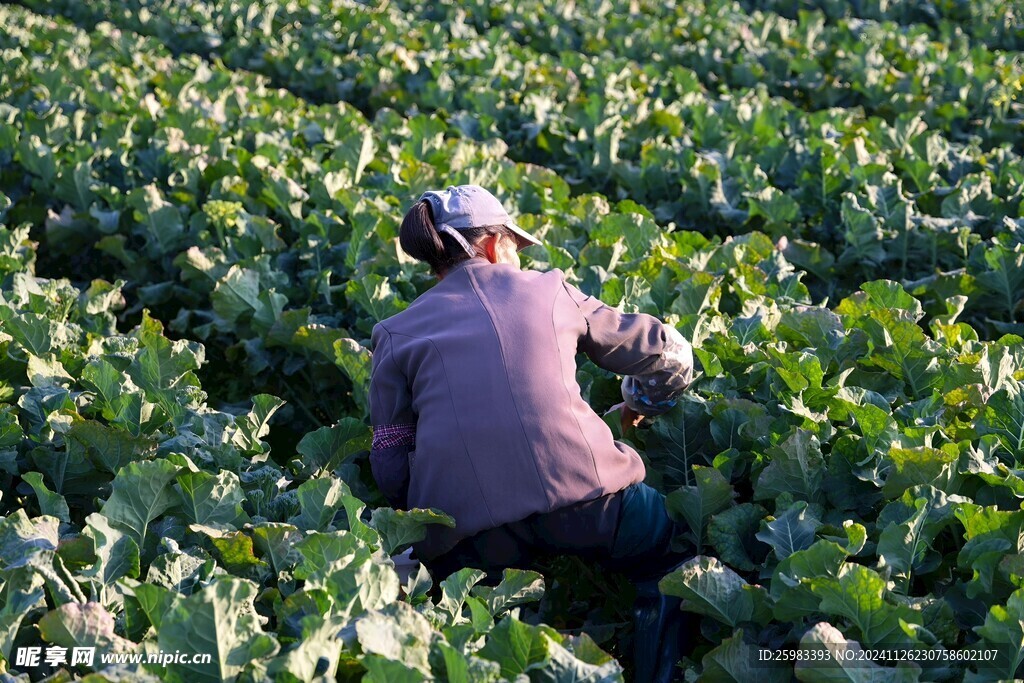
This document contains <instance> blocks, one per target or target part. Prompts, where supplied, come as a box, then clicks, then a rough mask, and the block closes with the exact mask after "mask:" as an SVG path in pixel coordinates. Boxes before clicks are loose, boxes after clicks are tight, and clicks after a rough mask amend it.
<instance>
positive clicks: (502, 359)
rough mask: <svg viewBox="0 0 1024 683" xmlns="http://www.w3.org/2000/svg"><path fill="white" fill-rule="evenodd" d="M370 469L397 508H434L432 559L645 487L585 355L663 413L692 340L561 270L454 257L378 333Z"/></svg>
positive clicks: (428, 547)
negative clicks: (527, 521)
mask: <svg viewBox="0 0 1024 683" xmlns="http://www.w3.org/2000/svg"><path fill="white" fill-rule="evenodd" d="M371 343H372V347H373V363H372V375H371V380H370V418H371V421H372V423H373V428H374V438H373V447H372V449H371V451H370V464H371V467H372V470H373V476H374V478H375V479H376V480H377V484H378V486H379V487H380V489H381V491H382V492H383V493H384V495H385V497H386V498H387V499H388V500H389V502H390V503H391V504H392V505H394V506H396V507H402V508H406V507H408V508H413V507H420V508H427V507H433V508H439V509H440V510H443V511H444V512H446V513H448V514H449V515H451V516H452V517H454V518H455V521H456V526H455V528H454V529H448V528H444V527H440V526H437V525H432V526H431V527H430V531H429V532H428V536H427V539H426V540H424V541H423V542H421V543H419V544H417V545H416V551H417V554H418V555H419V556H420V557H421V558H425V559H428V560H429V559H432V558H433V557H436V556H437V555H440V554H442V553H444V552H446V551H448V550H450V549H451V548H452V546H454V545H455V544H456V543H457V542H458V541H460V540H461V539H463V538H467V537H469V536H472V535H473V534H476V533H478V532H480V531H482V530H484V529H488V528H492V527H497V526H500V525H502V524H505V523H508V522H514V521H517V520H521V519H523V518H525V517H528V516H530V515H531V514H533V513H536V512H549V511H551V510H555V509H558V508H560V507H564V506H566V505H570V504H572V503H577V502H580V501H585V500H590V499H593V498H597V497H600V496H603V495H606V494H609V493H615V492H617V491H620V490H622V489H623V488H625V487H627V486H629V485H630V484H633V483H636V482H639V481H642V480H643V479H644V475H645V470H644V465H643V462H642V461H641V459H640V456H639V455H637V453H636V451H634V450H633V449H632V448H631V447H629V446H627V445H626V444H624V443H621V442H618V441H615V440H614V439H613V438H612V433H611V430H610V429H609V428H608V426H607V425H606V424H605V423H604V421H603V420H602V419H601V417H600V416H599V415H598V414H597V413H595V412H594V410H593V409H592V408H591V407H590V406H589V405H588V404H587V403H586V402H585V401H584V400H583V398H582V396H581V395H580V387H579V384H577V382H576V359H575V357H576V354H577V353H578V352H580V351H582V352H584V353H586V354H587V356H589V357H590V358H591V360H593V361H594V363H595V364H597V365H598V366H600V367H602V368H605V369H607V370H610V371H611V372H615V373H617V374H622V375H627V376H631V377H626V379H625V380H624V382H623V396H624V398H625V399H626V401H627V403H628V404H629V405H631V406H633V407H635V408H636V409H637V410H638V412H641V413H645V414H657V413H658V412H663V411H664V410H667V409H668V407H670V406H671V405H672V404H673V403H674V401H673V400H672V399H673V398H674V397H675V396H676V395H678V394H679V393H680V392H681V391H682V390H683V389H685V388H686V386H687V385H688V384H689V383H690V380H691V377H692V366H693V357H692V351H691V349H690V345H689V344H688V343H687V342H686V341H685V340H684V339H683V338H682V337H681V336H680V335H679V333H678V332H676V330H675V329H674V328H672V327H670V326H668V325H664V324H663V323H662V322H661V321H659V320H658V319H657V318H655V317H653V316H650V315H646V314H642V313H638V314H623V313H620V312H619V311H617V310H615V309H613V308H611V307H609V306H606V305H605V304H603V303H602V302H601V301H599V300H598V299H596V298H594V297H591V296H587V295H585V294H583V293H582V292H580V290H578V289H577V288H575V287H573V286H572V285H570V284H569V283H567V282H565V279H564V274H563V273H562V271H560V270H552V271H547V272H540V271H531V270H520V269H519V268H517V267H515V266H512V265H509V264H494V263H491V262H489V261H487V260H486V259H484V258H481V257H476V258H471V259H467V260H465V261H461V262H459V263H458V264H457V265H456V266H454V267H453V268H452V269H451V270H450V271H449V272H448V274H447V275H446V276H445V278H444V279H443V280H441V281H440V282H438V283H437V284H436V285H434V286H433V287H432V288H431V289H429V290H428V291H426V292H424V293H423V294H422V295H420V296H419V297H418V298H417V299H416V301H414V302H413V303H412V304H411V305H410V306H409V308H407V309H406V310H404V311H402V312H401V313H398V314H396V315H394V316H392V317H390V318H387V319H386V320H382V321H381V322H379V323H378V324H377V325H375V326H374V328H373V333H372V337H371Z"/></svg>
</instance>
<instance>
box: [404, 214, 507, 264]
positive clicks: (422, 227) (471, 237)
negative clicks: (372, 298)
mask: <svg viewBox="0 0 1024 683" xmlns="http://www.w3.org/2000/svg"><path fill="white" fill-rule="evenodd" d="M459 232H460V233H461V234H462V236H463V237H465V238H466V241H467V242H469V243H470V244H471V245H473V246H474V247H475V246H476V243H477V242H478V241H479V240H480V239H482V238H484V237H486V236H487V235H505V236H506V237H508V238H509V239H510V240H512V241H513V242H516V243H518V242H517V240H516V237H515V233H513V232H512V231H511V230H509V229H508V228H507V227H505V226H504V225H487V226H483V227H479V228H467V229H465V230H459ZM398 243H399V244H400V245H402V251H404V252H405V253H406V254H408V255H409V256H412V257H413V258H414V259H416V260H417V261H425V262H426V263H427V264H428V265H430V269H431V270H432V271H433V272H434V274H435V275H441V274H443V273H444V272H445V271H447V270H448V269H449V268H451V267H452V266H454V265H455V264H456V263H458V262H459V261H464V260H466V259H468V258H470V256H469V254H468V253H466V250H465V249H463V248H462V245H461V244H459V243H458V242H457V241H456V239H455V238H454V237H452V236H451V235H449V234H448V233H446V232H438V231H437V228H436V227H434V212H433V211H432V210H431V208H430V202H428V201H426V200H423V201H420V202H416V205H415V206H413V207H412V208H411V209H409V212H408V213H407V214H405V218H403V219H402V227H401V229H400V230H399V233H398ZM478 253H480V252H479V251H478ZM480 255H481V256H483V254H482V253H480Z"/></svg>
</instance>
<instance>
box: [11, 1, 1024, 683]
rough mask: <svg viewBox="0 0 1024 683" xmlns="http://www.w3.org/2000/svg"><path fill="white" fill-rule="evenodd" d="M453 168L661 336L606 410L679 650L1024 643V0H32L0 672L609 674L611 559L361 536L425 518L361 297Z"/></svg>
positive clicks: (408, 535)
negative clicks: (654, 369)
mask: <svg viewBox="0 0 1024 683" xmlns="http://www.w3.org/2000/svg"><path fill="white" fill-rule="evenodd" d="M464 183H472V184H478V185H482V186H484V187H486V188H488V189H490V190H491V191H492V192H494V194H495V195H496V196H498V197H499V199H501V200H502V202H503V203H504V205H505V206H506V207H508V208H509V209H510V211H511V212H512V213H513V215H515V217H516V219H517V222H518V224H519V225H521V226H522V227H523V228H525V229H526V230H528V231H529V232H530V233H532V234H534V235H536V236H537V237H539V238H541V239H542V240H544V242H545V244H544V246H531V247H529V248H527V249H526V250H524V251H523V252H522V257H523V267H524V268H531V269H537V270H548V269H553V268H560V269H562V270H563V271H564V272H565V273H566V276H567V279H568V280H570V281H571V282H573V283H574V284H576V286H578V287H579V288H580V289H581V290H582V291H584V292H585V293H587V294H590V295H593V296H596V297H598V298H600V299H601V300H602V301H604V302H606V303H608V304H609V305H611V306H617V307H619V308H620V309H621V310H623V311H626V312H644V313H649V314H652V315H655V316H658V317H659V318H660V319H662V320H665V321H666V322H668V323H670V324H672V325H674V326H675V327H676V328H678V330H679V331H680V332H681V333H682V334H683V335H684V336H685V337H686V338H687V339H690V340H692V343H693V347H694V354H695V357H696V359H697V360H698V361H699V365H698V372H697V375H696V380H695V381H694V383H693V384H692V386H691V388H690V389H689V390H688V391H687V392H686V394H685V395H684V397H683V398H682V399H681V400H680V401H679V403H678V405H677V406H676V407H675V408H673V409H672V410H671V411H670V412H669V413H667V414H665V415H663V416H659V417H657V418H654V419H651V420H649V421H646V422H644V423H642V424H641V425H640V426H639V427H636V428H630V429H628V430H627V431H626V432H625V433H622V431H621V427H620V426H619V422H618V419H617V418H616V417H615V416H614V415H609V416H607V417H606V421H607V422H608V424H609V426H610V427H611V429H612V430H613V433H614V434H615V436H616V438H619V439H621V440H623V441H625V442H628V443H629V444H632V445H633V446H634V447H635V448H636V449H637V451H638V452H639V453H640V454H641V455H642V457H643V458H644V460H645V464H646V466H647V473H648V477H647V482H648V483H649V484H650V485H652V486H654V487H656V488H657V489H659V490H660V491H662V492H663V493H665V494H666V495H667V501H668V507H669V511H670V513H671V515H673V516H674V517H675V518H676V519H677V520H679V521H680V522H684V523H685V525H686V527H687V528H688V529H689V530H690V531H689V533H687V534H686V535H685V536H681V537H679V538H677V539H675V541H674V544H676V545H677V546H678V547H679V548H689V549H691V550H692V551H693V552H694V553H695V557H694V558H693V560H691V561H689V562H687V563H686V564H685V565H683V566H682V567H681V568H679V569H678V570H676V571H674V572H673V573H671V574H669V575H668V576H666V577H665V578H664V579H663V580H662V582H661V584H660V588H661V590H662V592H663V593H665V594H667V595H671V596H677V597H680V598H682V599H683V602H682V609H683V610H684V611H685V612H686V615H687V619H688V626H687V637H686V640H685V642H684V643H683V647H682V657H681V659H680V661H679V662H678V677H677V678H678V680H686V681H698V680H699V681H742V682H743V683H752V682H753V681H769V682H774V681H789V680H794V679H796V680H801V681H856V682H862V681H863V682H867V681H883V680H884V681H887V682H895V681H899V682H901V683H902V682H904V681H960V680H965V681H976V682H978V681H1002V680H1012V679H1015V678H1016V679H1020V678H1024V506H1022V502H1024V211H1022V209H1024V5H1022V4H1021V3H1019V2H1015V1H1014V0H976V1H974V2H969V1H967V0H926V1H921V2H918V1H915V0H889V1H888V2H877V3H871V2H850V3H846V2H840V1H839V0H738V1H737V0H730V1H726V0H707V1H706V2H702V3H699V2H696V1H695V0H686V1H685V2H672V1H669V2H655V1H653V0H602V1H601V2H584V3H575V2H568V3H551V2H542V1H541V0H519V1H515V2H513V1H512V0H493V1H491V2H483V1H482V0H470V1H469V2H454V0H443V1H441V2H411V1H409V0H392V1H391V2H380V3H376V4H374V3H365V4H364V3H362V2H358V1H357V0H252V1H245V2H243V1H241V0H88V1H84V0H23V1H22V2H18V3H2V4H0V680H3V681H5V682H6V681H39V680H44V679H47V680H51V681H54V682H56V681H66V680H72V679H73V678H76V677H85V680H87V681H90V682H91V683H102V682H104V681H108V682H114V681H124V682H126V683H127V682H129V681H131V682H134V681H142V682H143V683H144V682H146V681H176V682H182V681H186V682H187V683H200V682H201V681H235V680H237V681H274V682H281V683H288V682H292V681H319V682H326V681H335V680H338V681H364V682H367V683H391V682H400V683H416V682H419V681H448V682H450V683H462V682H477V681H482V682H483V681H504V680H508V681H518V682H522V681H533V682H541V681H544V682H552V683H563V682H565V683H568V682H575V683H581V682H583V681H587V682H593V683H596V682H598V681H621V680H626V681H630V680H634V678H633V662H632V660H631V654H630V653H631V648H632V646H633V643H634V638H633V627H632V624H631V621H630V619H631V616H630V604H631V602H632V598H633V593H632V591H633V589H632V587H631V586H630V585H629V584H628V583H627V582H626V581H625V580H624V579H623V578H622V577H619V576H617V575H613V574H610V573H608V574H604V573H601V572H599V571H596V570H595V569H594V568H593V567H589V566H587V565H585V564H583V563H582V562H580V561H579V560H575V559H573V558H562V559H560V560H557V561H555V562H552V563H551V564H550V566H548V567H547V568H546V569H545V571H543V572H533V571H525V570H519V569H509V570H506V572H505V574H504V578H503V580H502V581H501V582H500V583H497V584H495V583H493V582H489V581H487V580H485V575H484V574H483V572H480V571H477V570H472V569H463V570H461V571H459V572H457V573H455V574H452V575H451V576H447V577H445V576H430V575H429V573H428V572H427V571H426V570H425V569H423V568H420V569H419V571H418V572H413V573H412V575H411V576H409V577H408V579H406V580H404V581H403V579H402V578H400V577H399V573H398V572H397V571H396V567H395V564H394V561H393V559H392V558H393V557H395V556H398V555H400V554H401V553H403V552H404V551H405V550H406V549H408V548H409V547H410V545H411V544H412V543H414V542H416V541H418V540H420V539H421V538H422V537H423V533H424V528H425V526H426V525H428V524H452V523H453V522H452V520H451V518H449V517H447V516H446V515H444V514H442V513H441V512H440V511H429V510H394V509H391V508H388V507H386V502H385V501H384V498H383V496H382V495H381V493H380V492H379V491H378V490H377V489H376V486H375V484H374V481H373V478H372V476H371V473H370V468H369V462H368V449H369V447H370V443H371V439H372V433H371V428H370V423H369V411H368V402H367V396H368V393H367V392H368V382H369V374H370V362H371V354H370V348H369V337H370V331H371V329H372V327H373V325H374V324H375V323H376V322H377V321H379V320H381V319H383V318H386V317H388V316H390V315H393V314H395V313H397V312H399V311H401V310H403V309H404V308H405V307H406V306H408V305H409V303H410V302H411V301H413V300H414V299H415V298H416V297H417V296H418V295H419V294H421V293H423V292H424V291H426V290H427V289H429V288H430V287H431V286H432V285H433V283H434V282H435V280H434V278H432V277H431V276H430V274H429V273H428V271H427V268H426V267H425V266H424V265H422V264H419V263H417V262H415V261H413V259H411V258H410V257H409V256H407V255H406V254H405V253H404V252H403V251H402V250H401V249H400V247H399V246H398V239H397V235H398V227H399V224H400V222H401V219H402V216H403V214H404V213H405V211H406V210H407V209H408V208H409V206H410V205H411V203H412V202H413V201H414V200H415V199H416V198H417V197H418V196H419V195H420V194H421V193H422V192H423V191H424V190H427V189H437V188H443V187H446V186H448V185H458V184H464ZM578 379H579V382H580V386H581V388H582V390H583V396H584V398H585V399H586V400H587V401H588V402H589V403H590V404H591V405H592V406H593V407H594V409H595V410H596V411H598V413H601V414H603V413H604V412H605V411H607V410H608V409H609V407H611V406H612V405H613V404H616V403H618V402H619V401H620V400H621V396H620V394H619V381H620V378H619V377H617V376H616V375H614V374H612V373H610V372H607V371H605V370H602V369H600V368H598V367H597V366H596V365H594V364H593V363H592V362H591V361H589V360H588V359H587V358H586V357H585V356H582V355H581V356H580V357H579V370H578ZM28 648H41V649H42V651H43V652H46V653H50V652H58V653H61V652H63V650H61V648H65V649H66V650H67V652H68V653H70V652H71V651H72V650H74V649H76V648H94V650H93V651H94V652H95V660H94V661H92V662H91V663H80V662H79V663H72V661H71V658H70V656H68V657H67V658H61V657H54V658H52V659H47V661H43V659H42V658H41V659H40V661H39V662H36V663H34V664H33V663H29V662H26V661H19V652H21V653H24V652H25V651H26V650H27V649H28ZM37 651H38V650H37ZM176 651H179V652H183V653H210V654H211V655H212V660H211V661H210V662H209V663H192V662H190V661H175V662H171V663H166V664H159V663H152V662H148V663H147V662H131V661H122V662H120V663H107V662H104V661H101V656H103V655H107V654H110V653H142V654H143V655H145V654H146V653H156V652H171V653H173V652H176ZM765 652H769V653H773V656H772V661H764V653H765ZM824 652H827V653H830V655H831V656H830V657H824V656H823V654H822V653H824ZM837 653H838V654H837ZM864 653H871V654H870V660H872V661H866V660H865V659H862V658H860V656H861V655H863V654H864ZM47 677H50V678H47Z"/></svg>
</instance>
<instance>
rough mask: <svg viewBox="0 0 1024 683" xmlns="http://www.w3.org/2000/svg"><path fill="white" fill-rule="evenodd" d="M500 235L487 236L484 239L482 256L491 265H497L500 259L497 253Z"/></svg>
mask: <svg viewBox="0 0 1024 683" xmlns="http://www.w3.org/2000/svg"><path fill="white" fill-rule="evenodd" d="M500 239H501V235H488V236H487V237H485V238H484V254H485V255H486V256H487V260H488V261H490V262H491V263H497V262H498V261H499V260H500V259H501V255H500V254H499V253H498V241H499V240H500Z"/></svg>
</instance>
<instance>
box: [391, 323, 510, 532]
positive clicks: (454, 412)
mask: <svg viewBox="0 0 1024 683" xmlns="http://www.w3.org/2000/svg"><path fill="white" fill-rule="evenodd" d="M389 334H391V333H390V332H389ZM395 334H397V335H398V336H401V337H408V338H409V339H420V340H422V341H426V342H429V343H430V346H431V347H432V348H433V349H434V353H436V354H437V357H438V359H439V360H440V361H441V369H442V370H443V371H444V383H445V386H446V387H448V400H449V401H450V402H451V405H452V415H454V416H455V423H456V424H457V425H458V427H459V440H460V441H462V450H463V452H464V453H465V454H466V460H468V461H469V468H470V470H472V472H473V478H474V479H476V486H477V489H478V490H479V491H480V500H481V501H483V504H484V510H486V512H487V518H488V519H489V520H490V521H491V525H492V526H497V525H496V523H495V521H494V515H493V514H491V506H490V505H489V504H488V503H487V496H486V495H484V487H483V484H482V483H481V482H480V474H479V473H478V472H477V471H476V464H475V463H474V462H473V458H472V457H470V455H469V447H468V446H467V445H466V437H465V435H464V434H463V432H462V423H461V422H460V421H459V411H458V410H456V409H455V395H454V392H452V385H451V382H449V381H448V367H447V366H446V365H445V362H444V356H443V355H441V351H440V349H438V348H437V344H435V343H434V340H433V339H430V338H429V337H416V336H413V335H411V334H403V333H401V332H396V333H395ZM410 483H411V482H410Z"/></svg>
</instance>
